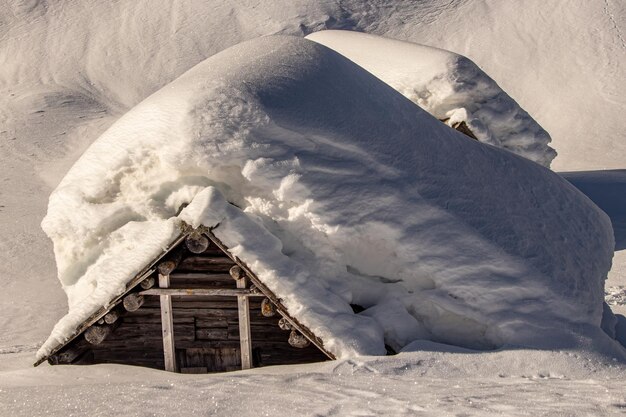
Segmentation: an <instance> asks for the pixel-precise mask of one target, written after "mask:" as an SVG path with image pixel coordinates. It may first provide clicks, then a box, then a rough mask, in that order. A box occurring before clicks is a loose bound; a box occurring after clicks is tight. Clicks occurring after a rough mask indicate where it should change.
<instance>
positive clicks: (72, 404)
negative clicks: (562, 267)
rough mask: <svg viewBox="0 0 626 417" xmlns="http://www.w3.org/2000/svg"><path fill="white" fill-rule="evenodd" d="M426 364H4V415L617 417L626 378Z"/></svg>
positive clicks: (586, 357)
mask: <svg viewBox="0 0 626 417" xmlns="http://www.w3.org/2000/svg"><path fill="white" fill-rule="evenodd" d="M413 348H414V349H415V350H416V351H415V352H408V353H402V354H400V355H397V356H390V357H360V358H352V359H348V360H340V361H334V362H327V363H323V364H312V365H300V366H275V367H268V368H260V369H253V370H250V371H244V372H241V371H240V372H230V373H226V374H212V375H181V374H172V373H167V372H162V371H156V370H152V369H146V368H138V367H131V366H119V365H94V366H89V367H84V366H55V367H51V366H48V365H47V364H45V365H42V366H40V367H39V368H34V369H33V368H30V369H23V366H24V365H21V366H20V365H19V364H20V363H29V361H30V359H31V356H30V355H24V354H22V355H14V356H13V357H11V358H6V357H2V356H0V415H2V416H7V417H10V416H16V415H19V416H21V415H23V416H29V417H38V416H53V417H56V416H58V417H65V416H68V415H71V416H89V417H97V416H111V415H124V416H173V415H184V416H191V415H202V416H205V415H206V416H209V415H210V416H225V417H230V416H234V415H236V416H241V417H258V416H283V415H284V416H311V417H313V416H315V417H318V416H329V417H330V416H375V415H389V416H411V417H413V416H458V415H465V416H480V417H483V416H502V415H505V416H544V415H545V416H554V415H566V416H572V417H578V416H612V415H615V416H617V415H623V413H624V410H625V409H626V392H625V391H624V388H623V381H624V379H625V378H626V369H625V368H624V365H623V364H620V363H617V362H615V361H613V360H611V358H602V357H596V356H594V355H591V354H588V353H585V352H580V351H577V352H568V351H555V352H549V351H529V350H511V351H504V352H494V353H480V354H477V353H476V352H471V351H463V350H462V349H450V347H446V346H436V345H432V344H430V345H429V344H426V343H423V344H420V345H416V346H413Z"/></svg>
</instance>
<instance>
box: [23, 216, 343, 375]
mask: <svg viewBox="0 0 626 417" xmlns="http://www.w3.org/2000/svg"><path fill="white" fill-rule="evenodd" d="M46 359H47V360H48V362H49V363H50V364H53V365H57V364H97V363H118V364H127V365H139V366H146V367H150V368H157V369H165V370H168V371H174V372H182V373H207V372H221V371H231V370H237V369H247V368H251V367H258V366H267V365H279V364H297V363H310V362H319V361H325V360H328V359H334V356H333V355H332V354H331V353H330V352H328V351H327V350H326V349H324V347H323V342H322V340H321V339H319V338H318V337H317V336H315V335H314V334H313V333H312V332H311V331H310V330H309V329H308V328H306V327H304V326H303V325H302V324H301V323H299V322H298V321H297V320H295V319H294V318H293V317H291V316H290V315H289V314H288V313H287V311H286V309H285V308H284V307H283V306H282V304H281V302H280V300H279V299H277V298H276V296H275V295H274V294H273V293H272V292H271V291H270V290H269V289H268V288H267V287H266V286H265V285H263V283H262V282H261V281H260V280H259V279H258V277H257V276H256V275H255V274H254V272H253V271H251V270H250V269H249V268H248V267H247V266H246V265H245V264H243V263H242V262H241V261H240V260H239V259H237V258H235V257H233V256H232V255H231V254H230V253H229V252H228V248H226V247H225V246H224V245H223V244H222V243H221V242H220V241H219V240H218V239H217V238H216V237H215V235H213V234H212V233H211V231H210V230H208V229H206V228H200V229H198V230H191V229H190V228H188V230H187V231H186V232H184V233H182V234H181V236H180V237H179V238H178V239H177V240H176V241H175V242H174V243H173V244H172V245H171V246H170V247H169V248H168V249H167V250H165V251H164V252H163V253H162V254H161V255H160V256H159V257H158V258H157V259H155V260H154V261H153V262H151V263H150V265H148V266H146V268H145V269H144V271H142V272H141V273H140V274H138V275H137V276H136V277H134V278H133V279H132V280H131V281H130V282H129V284H128V285H127V290H126V292H125V293H124V294H123V295H121V296H119V297H116V298H115V299H114V300H111V302H110V304H109V306H108V307H107V308H102V309H100V310H99V311H97V312H96V313H94V314H93V315H92V316H91V317H90V318H89V319H87V320H86V321H85V322H83V324H82V325H81V326H79V328H78V329H76V332H75V333H74V335H73V337H72V338H71V339H70V340H69V341H67V342H66V343H65V344H63V345H60V346H58V347H57V348H55V349H53V351H52V353H51V354H50V355H49V356H47V357H45V358H42V359H41V360H39V361H38V362H37V363H36V364H35V365H38V364H39V363H41V362H43V361H44V360H46Z"/></svg>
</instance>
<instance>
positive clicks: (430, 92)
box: [307, 30, 556, 167]
mask: <svg viewBox="0 0 626 417" xmlns="http://www.w3.org/2000/svg"><path fill="white" fill-rule="evenodd" d="M307 39H310V40H312V41H315V42H318V43H321V44H322V45H325V46H327V47H329V48H331V49H333V50H335V51H337V52H339V53H340V54H342V55H343V56H345V57H346V58H348V59H350V60H351V61H353V62H355V63H357V64H358V65H360V66H361V67H363V68H365V69H366V70H368V71H369V72H371V73H372V74H374V75H375V76H376V77H378V78H380V79H381V80H383V81H384V82H386V83H387V84H389V85H390V86H391V87H393V88H394V89H396V90H397V91H399V92H400V93H402V95H404V96H405V97H406V98H408V99H409V100H411V101H412V102H414V103H416V104H418V105H419V106H420V107H422V108H423V109H424V110H426V111H427V112H429V113H430V114H432V115H433V116H435V117H436V118H438V119H440V120H446V122H447V123H448V124H449V125H450V126H452V125H454V124H456V123H460V122H465V123H466V124H467V126H468V127H469V128H470V130H471V131H472V133H474V135H475V136H476V138H477V139H478V140H480V141H481V142H485V143H489V144H491V145H494V146H498V147H501V148H504V149H507V150H509V151H511V152H514V153H516V154H518V155H521V156H523V157H525V158H528V159H530V160H533V161H535V162H537V163H538V164H541V165H543V166H546V167H549V166H550V163H551V162H552V160H553V159H554V158H555V157H556V152H555V151H554V149H552V148H551V147H550V146H548V144H549V143H550V141H551V139H550V135H548V132H546V131H545V130H543V128H542V127H541V126H539V124H538V123H537V122H535V120H533V119H532V118H531V117H530V116H529V115H528V113H526V112H525V111H524V110H523V109H522V108H520V106H519V105H518V104H517V103H516V102H515V100H513V99H512V98H511V97H509V95H508V94H506V93H505V92H504V91H502V89H501V88H500V87H499V86H498V84H496V82H495V81H494V80H492V79H491V78H490V77H489V76H488V75H487V74H485V73H484V72H483V71H482V70H481V69H480V68H478V66H477V65H476V64H474V63H473V62H472V61H471V60H469V59H468V58H466V57H464V56H461V55H458V54H455V53H453V52H449V51H445V50H442V49H438V48H432V47H430V46H424V45H419V44H416V43H411V42H404V41H399V40H395V39H387V38H384V37H381V36H376V35H371V34H367V33H359V32H351V31H343V30H326V31H321V32H315V33H313V34H310V35H308V36H307Z"/></svg>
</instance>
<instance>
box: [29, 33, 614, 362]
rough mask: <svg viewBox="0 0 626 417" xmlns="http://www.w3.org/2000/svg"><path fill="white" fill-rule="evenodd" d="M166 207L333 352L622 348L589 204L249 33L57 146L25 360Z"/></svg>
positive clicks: (608, 236)
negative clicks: (82, 145) (38, 338)
mask: <svg viewBox="0 0 626 417" xmlns="http://www.w3.org/2000/svg"><path fill="white" fill-rule="evenodd" d="M230 203H233V204H230ZM185 204H188V205H187V207H186V208H185V209H184V210H183V211H182V212H181V213H180V215H179V216H177V213H178V212H179V209H180V208H181V207H183V206H184V205H185ZM182 220H184V221H186V222H187V223H191V224H193V225H194V226H198V225H200V224H203V225H205V226H209V227H216V228H215V233H216V235H217V236H218V237H219V238H220V239H222V240H223V241H224V242H225V243H226V244H227V245H228V246H229V247H230V249H231V251H232V252H233V253H234V254H235V255H237V256H238V257H239V258H241V259H242V260H243V261H244V262H246V263H247V264H248V265H249V266H250V267H251V268H252V269H253V270H254V271H255V272H256V273H257V274H258V276H259V278H260V279H261V280H262V281H264V282H265V283H266V284H267V285H268V287H269V288H270V289H271V290H273V291H274V292H275V293H276V295H277V296H279V297H280V298H282V299H283V301H284V303H285V305H286V306H287V308H288V310H289V312H290V313H291V314H293V315H294V316H295V317H297V318H298V319H299V320H300V321H302V322H303V323H304V324H305V325H306V326H308V327H309V328H310V329H311V330H313V332H315V333H316V334H317V335H318V336H320V337H322V339H323V340H324V344H325V346H326V347H327V348H328V349H329V350H330V351H332V352H333V353H335V354H337V355H338V356H346V355H353V354H384V352H385V347H384V344H385V343H387V344H388V345H389V346H392V347H394V348H395V349H401V348H402V347H404V346H405V345H407V344H408V343H409V342H411V341H412V340H415V339H429V340H434V341H440V342H446V343H451V344H455V345H459V346H465V347H473V348H495V347H499V346H503V345H516V344H519V345H526V346H533V347H557V346H559V347H563V346H569V347H572V346H574V345H577V344H580V343H582V342H581V340H583V339H584V338H585V337H590V338H593V339H594V340H593V342H590V343H596V344H599V345H602V346H603V347H602V349H605V350H606V349H608V350H613V352H617V353H616V354H618V355H622V354H623V352H622V351H620V350H619V349H620V348H619V347H618V345H617V344H616V343H614V342H612V341H611V340H610V339H609V338H608V336H605V335H604V333H602V332H601V331H600V322H601V319H602V314H603V305H602V302H603V284H604V279H605V277H606V274H607V272H608V270H609V268H610V264H611V257H612V253H613V246H614V241H613V234H612V229H611V225H610V222H609V219H608V218H607V216H606V215H605V214H604V213H603V212H601V211H600V210H599V209H598V208H597V207H596V206H595V205H593V204H592V203H591V202H590V201H589V200H588V199H587V198H586V197H584V196H583V195H582V194H581V193H580V192H578V191H577V190H576V189H575V188H574V187H573V186H571V185H570V184H569V183H568V182H567V181H565V180H564V179H562V178H561V177H559V176H557V175H556V174H554V173H552V172H551V171H549V170H548V169H546V168H543V167H541V166H539V165H537V164H535V163H533V162H530V161H528V160H526V159H524V158H522V157H519V156H517V155H514V154H512V153H510V152H508V151H505V150H502V149H498V148H496V147H493V146H489V145H484V144H481V143H479V142H477V141H474V140H472V139H470V138H468V137H466V136H464V135H463V134H461V133H459V132H456V131H454V130H453V129H450V128H449V127H448V126H446V125H444V124H443V123H441V122H440V121H438V120H437V119H436V118H434V117H433V116H431V115H430V114H428V113H427V112H426V111H424V110H422V109H421V108H419V107H418V106H416V105H415V104H414V103H412V102H411V101H409V100H407V99H406V98H405V97H403V96H402V95H401V94H399V93H398V92H397V91H395V90H394V89H393V88H391V87H389V86H388V85H387V84H385V83H383V82H382V81H380V80H379V79H377V78H376V77H374V76H373V75H371V74H370V73H369V72H367V71H365V70H364V69H362V68H361V67H359V66H358V65H356V64H354V63H353V62H351V61H349V60H348V59H346V58H344V57H343V56H341V55H339V54H338V53H336V52H334V51H332V50H330V49H328V48H326V47H324V46H322V45H319V44H317V43H315V42H312V41H308V40H303V39H301V38H295V37H265V38H260V39H256V40H253V41H249V42H246V43H243V44H240V45H237V46H235V47H232V48H229V49H228V50H226V51H223V52H221V53H219V54H216V55H214V56H213V57H211V58H209V59H207V60H205V61H204V62H202V63H200V64H198V65H197V66H196V67H194V68H193V69H191V70H190V71H188V72H187V73H185V74H184V75H182V76H181V77H179V78H178V79H177V80H175V81H173V82H172V83H170V84H169V85H167V86H165V87H164V88H162V89H161V90H159V91H158V92H156V93H155V94H153V95H152V96H150V97H149V98H147V99H146V100H144V101H143V102H142V103H140V104H139V105H137V106H136V107H135V108H134V109H132V110H131V111H129V112H128V113H127V114H125V115H124V116H123V117H121V118H120V119H119V120H118V121H117V122H116V123H115V124H114V125H113V126H112V127H111V128H110V129H108V130H107V131H106V132H105V133H104V134H103V135H102V136H100V138H99V139H98V140H96V142H94V144H92V146H91V147H90V148H89V149H88V150H87V151H86V152H85V153H84V155H83V156H82V157H81V158H80V159H79V160H78V161H77V162H76V164H75V165H74V166H73V167H72V169H71V170H70V171H69V172H68V174H67V175H66V176H65V178H64V179H63V180H62V181H61V183H60V184H59V186H58V187H57V189H56V190H55V191H54V193H53V194H52V195H51V197H50V202H49V207H48V214H47V215H46V217H45V219H44V221H43V223H42V226H43V228H44V230H45V231H46V233H47V234H48V236H49V237H50V238H51V239H52V240H53V242H54V250H55V255H56V259H57V265H58V270H59V278H60V280H61V282H62V284H63V286H64V289H65V290H66V292H67V293H68V299H69V308H70V312H69V313H68V315H67V316H66V317H64V318H63V319H62V320H61V322H60V323H59V324H58V325H57V326H56V327H55V329H54V331H53V333H52V335H51V337H50V339H48V341H47V342H46V344H44V346H43V347H42V348H41V350H40V351H39V352H38V356H40V357H41V356H43V355H45V354H46V353H48V352H49V350H50V348H51V347H53V346H55V345H56V344H57V343H59V342H62V341H63V340H65V338H67V337H68V335H69V334H70V333H71V332H72V331H73V329H74V328H75V326H76V325H77V324H78V323H79V322H80V321H82V320H84V319H85V318H86V317H87V316H88V315H89V314H90V313H91V312H93V310H94V309H95V308H96V307H97V305H98V304H101V305H102V304H106V301H107V300H105V298H106V297H105V295H108V296H109V298H111V297H112V296H114V295H117V294H119V293H120V292H121V291H123V289H124V284H125V283H126V281H127V280H129V279H130V278H131V277H132V275H133V273H136V272H137V271H138V269H139V268H140V267H141V264H142V261H143V263H148V262H149V261H150V260H151V257H154V256H155V254H156V253H157V252H158V247H160V248H163V247H165V246H166V245H167V244H168V243H170V242H171V241H172V240H173V239H174V238H175V236H176V225H177V224H178V223H179V222H181V221H182ZM103 271H107V273H106V274H103V273H102V272H103ZM351 303H352V304H358V305H361V306H363V307H364V308H365V309H366V310H365V311H364V312H363V313H361V314H353V313H352V309H351V307H350V305H349V304H351ZM609 314H610V311H609ZM605 315H606V313H605ZM585 340H588V339H585Z"/></svg>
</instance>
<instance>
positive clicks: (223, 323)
mask: <svg viewBox="0 0 626 417" xmlns="http://www.w3.org/2000/svg"><path fill="white" fill-rule="evenodd" d="M235 318H236V317H235ZM195 325H196V329H226V328H228V320H227V318H226V317H209V318H207V317H199V318H197V319H196V323H195Z"/></svg>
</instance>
